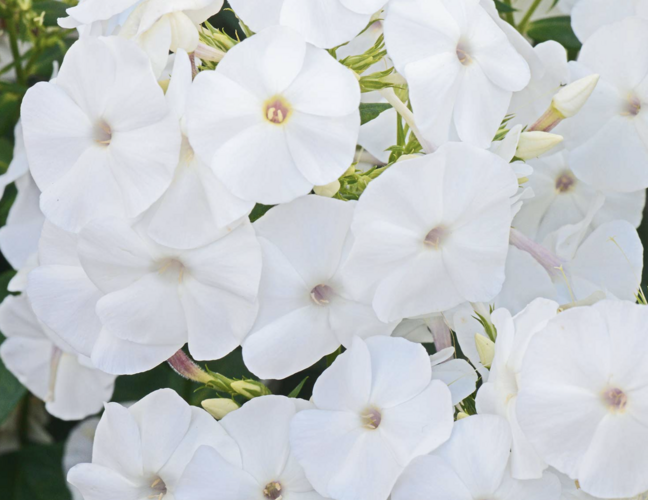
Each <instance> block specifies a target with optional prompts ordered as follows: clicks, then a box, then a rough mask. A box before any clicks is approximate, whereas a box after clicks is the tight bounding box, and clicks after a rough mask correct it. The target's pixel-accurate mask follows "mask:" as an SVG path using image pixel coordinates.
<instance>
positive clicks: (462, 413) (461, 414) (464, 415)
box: [457, 411, 470, 420]
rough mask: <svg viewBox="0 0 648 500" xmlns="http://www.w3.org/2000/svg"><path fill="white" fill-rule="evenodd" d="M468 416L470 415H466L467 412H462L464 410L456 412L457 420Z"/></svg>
mask: <svg viewBox="0 0 648 500" xmlns="http://www.w3.org/2000/svg"><path fill="white" fill-rule="evenodd" d="M469 416H470V415H468V414H467V413H464V412H462V411H460V412H459V413H457V420H461V419H464V418H468V417H469Z"/></svg>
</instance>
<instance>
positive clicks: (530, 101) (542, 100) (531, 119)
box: [508, 41, 569, 125]
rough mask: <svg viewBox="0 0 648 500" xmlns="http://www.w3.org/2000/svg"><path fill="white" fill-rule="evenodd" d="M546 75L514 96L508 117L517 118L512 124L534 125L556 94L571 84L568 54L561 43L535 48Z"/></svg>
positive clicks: (546, 43) (533, 80) (537, 78)
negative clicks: (510, 115) (562, 87)
mask: <svg viewBox="0 0 648 500" xmlns="http://www.w3.org/2000/svg"><path fill="white" fill-rule="evenodd" d="M533 51H534V52H535V53H536V55H537V56H538V58H539V59H540V61H541V62H542V65H543V68H544V71H543V72H542V73H541V76H538V77H536V76H534V77H533V78H531V81H530V82H529V84H528V85H527V86H526V87H524V89H522V90H521V91H519V92H514V93H513V97H512V98H511V104H510V106H509V109H508V114H513V115H515V116H514V117H513V119H512V120H511V121H510V122H509V123H511V124H513V123H517V124H522V125H532V124H533V123H535V121H536V120H537V119H538V118H540V117H541V116H542V114H543V113H544V112H545V111H546V110H547V108H548V107H549V105H550V104H551V99H552V98H553V96H554V94H555V93H556V92H558V91H559V90H560V87H561V86H562V85H566V84H567V83H569V67H568V66H567V51H566V50H565V48H564V47H563V46H562V45H560V44H559V43H558V42H554V41H549V42H544V43H539V44H538V45H536V46H535V47H534V48H533Z"/></svg>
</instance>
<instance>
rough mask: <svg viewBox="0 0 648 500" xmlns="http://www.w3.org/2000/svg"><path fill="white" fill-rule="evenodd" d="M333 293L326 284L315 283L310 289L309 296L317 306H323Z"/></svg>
mask: <svg viewBox="0 0 648 500" xmlns="http://www.w3.org/2000/svg"><path fill="white" fill-rule="evenodd" d="M334 293H335V292H334V291H333V289H332V288H331V287H330V286H328V285H317V286H316V287H315V288H313V289H312V290H311V293H310V296H311V299H313V302H315V303H316V304H317V305H318V306H323V305H326V304H328V303H330V302H331V298H332V297H333V294H334Z"/></svg>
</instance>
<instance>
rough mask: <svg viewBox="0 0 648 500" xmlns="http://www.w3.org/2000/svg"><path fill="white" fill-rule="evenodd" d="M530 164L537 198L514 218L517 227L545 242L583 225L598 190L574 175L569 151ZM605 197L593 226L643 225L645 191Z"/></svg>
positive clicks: (528, 201) (525, 204) (613, 194)
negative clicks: (566, 228) (570, 227)
mask: <svg viewBox="0 0 648 500" xmlns="http://www.w3.org/2000/svg"><path fill="white" fill-rule="evenodd" d="M529 165H531V166H532V167H533V175H531V176H529V181H528V184H527V186H528V187H530V188H531V189H533V194H534V196H533V198H530V199H528V200H525V201H524V203H523V204H522V208H521V209H520V211H519V212H518V213H517V215H516V216H515V219H513V227H515V228H516V229H518V230H520V231H522V232H523V233H524V234H526V235H527V236H529V237H531V238H533V239H535V240H537V241H542V240H544V238H546V237H547V235H549V233H552V232H554V231H556V230H558V229H560V228H561V227H563V226H564V225H566V224H576V223H578V222H580V221H581V220H582V219H583V218H584V217H585V216H586V215H587V212H588V210H589V208H590V206H591V205H592V202H593V201H594V200H595V199H596V196H597V191H596V190H595V189H594V188H592V187H591V186H589V185H588V184H587V183H586V182H583V181H581V180H580V179H578V178H577V177H576V175H574V173H573V172H572V170H571V169H570V154H569V152H567V151H565V152H560V153H556V154H553V155H551V156H546V157H543V158H541V159H537V160H531V161H529ZM603 194H604V195H605V203H604V205H603V206H602V207H601V209H600V210H599V211H598V212H596V215H595V216H594V218H593V220H592V226H593V227H595V228H596V227H598V226H600V225H601V224H604V223H606V222H611V221H614V220H626V221H628V222H629V223H630V224H632V225H633V226H635V227H637V226H639V224H640V223H641V217H642V215H643V208H644V204H645V202H646V192H645V190H640V191H635V192H632V193H615V192H613V191H604V192H603Z"/></svg>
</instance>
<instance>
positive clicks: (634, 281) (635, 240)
mask: <svg viewBox="0 0 648 500" xmlns="http://www.w3.org/2000/svg"><path fill="white" fill-rule="evenodd" d="M602 204H603V197H602V196H599V197H597V199H596V200H595V201H594V202H593V204H592V206H591V207H590V209H589V211H588V213H587V214H586V216H585V217H584V218H583V220H582V221H581V222H579V223H577V224H568V225H565V226H563V227H562V228H560V229H559V230H557V231H555V232H553V233H551V234H549V235H548V236H547V237H546V238H545V240H544V242H543V244H538V243H535V242H533V240H531V239H530V238H528V237H526V236H524V235H523V234H522V233H520V232H519V231H517V230H515V229H513V230H512V231H511V244H512V245H513V246H515V247H517V249H518V250H520V251H521V252H522V253H525V254H527V255H524V256H523V255H521V254H520V252H510V253H509V259H514V260H510V261H509V263H507V264H509V265H510V266H509V265H507V267H508V271H509V274H508V275H507V276H512V277H513V280H512V281H510V282H508V279H507V282H505V283H504V286H503V289H502V294H503V295H502V297H501V298H500V301H499V304H498V305H499V306H502V307H507V305H506V302H507V300H506V299H505V298H504V297H509V298H510V299H512V300H513V301H516V298H515V296H516V293H528V292H530V291H531V290H535V293H536V296H543V297H546V298H550V299H554V300H556V301H557V302H558V303H560V304H568V303H572V302H576V301H579V300H584V299H586V298H587V297H589V296H590V295H592V294H595V293H603V294H605V295H607V296H608V297H609V298H617V299H620V300H633V298H634V296H635V293H636V291H637V289H638V288H639V284H640V283H641V272H642V269H643V245H642V244H641V240H640V238H639V235H638V234H637V231H636V229H635V228H634V227H633V226H632V224H630V223H629V222H627V221H621V220H616V221H612V222H606V223H604V224H601V225H600V226H598V227H597V228H596V229H594V230H591V229H590V227H591V223H592V219H593V218H594V215H595V214H596V213H597V211H598V210H599V209H600V207H601V205H602ZM529 256H531V257H533V259H534V260H535V261H536V263H537V264H540V266H541V267H542V268H544V271H545V273H542V271H541V270H540V266H537V265H536V264H535V263H531V262H530V260H529V259H528V257H529ZM520 273H522V274H520ZM520 276H526V280H523V279H520ZM547 278H548V279H547ZM524 281H526V283H525V282H524ZM550 283H553V286H554V287H555V288H554V291H553V292H551V285H550ZM525 290H526V292H525ZM546 293H548V295H547V294H546ZM513 309H516V308H513Z"/></svg>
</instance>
